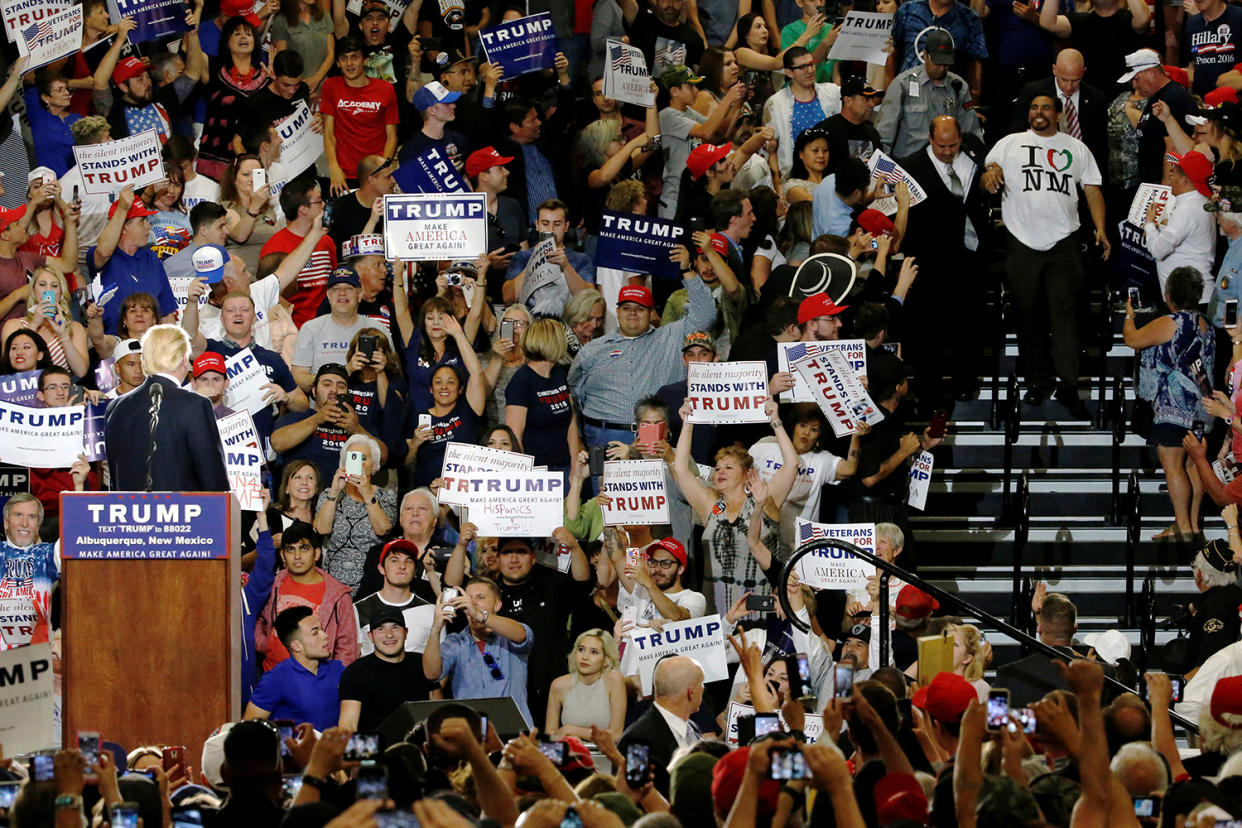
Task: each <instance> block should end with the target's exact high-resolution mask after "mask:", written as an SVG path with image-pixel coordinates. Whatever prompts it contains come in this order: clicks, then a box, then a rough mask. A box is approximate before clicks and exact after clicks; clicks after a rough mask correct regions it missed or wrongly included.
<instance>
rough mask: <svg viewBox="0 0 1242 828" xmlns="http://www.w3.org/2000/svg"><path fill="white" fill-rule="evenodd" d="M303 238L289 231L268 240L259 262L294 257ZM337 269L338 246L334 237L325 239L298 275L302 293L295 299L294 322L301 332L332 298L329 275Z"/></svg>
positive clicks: (261, 251) (299, 290)
mask: <svg viewBox="0 0 1242 828" xmlns="http://www.w3.org/2000/svg"><path fill="white" fill-rule="evenodd" d="M303 238H304V237H303V236H299V235H298V234H297V233H294V232H293V231H292V230H290V229H289V228H288V227H286V228H284V229H283V230H281V231H280V232H278V233H276V234H275V235H274V236H272V237H271V238H270V239H268V240H267V243H266V244H264V245H263V249H262V250H260V251H259V258H260V259H261V258H263V257H264V256H266V255H268V254H269V253H292V252H293V251H294V249H295V248H296V247H297V246H298V245H299V244H301V243H302V239H303ZM334 267H336V245H334V244H333V243H332V237H331V236H324V237H323V238H322V239H320V240H319V244H317V245H315V249H314V250H313V251H311V254H310V258H309V259H307V260H306V264H304V265H303V266H302V269H301V271H299V272H298V292H297V294H296V295H295V296H294V297H293V321H294V322H295V323H296V324H297V326H298V327H299V328H300V327H302V325H303V324H305V323H306V321H307V320H309V319H314V318H315V314H317V313H318V312H319V306H320V305H321V304H322V303H323V300H324V297H326V296H327V295H328V275H329V274H330V273H331V272H332V268H334Z"/></svg>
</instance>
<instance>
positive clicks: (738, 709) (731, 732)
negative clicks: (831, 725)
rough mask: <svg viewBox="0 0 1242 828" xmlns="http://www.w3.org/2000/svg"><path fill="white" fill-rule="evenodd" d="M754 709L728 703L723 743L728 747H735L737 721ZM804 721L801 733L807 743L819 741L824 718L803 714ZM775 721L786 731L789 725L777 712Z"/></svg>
mask: <svg viewBox="0 0 1242 828" xmlns="http://www.w3.org/2000/svg"><path fill="white" fill-rule="evenodd" d="M754 712H755V708H754V707H752V706H751V705H749V704H742V703H741V702H735V701H731V702H729V710H728V713H727V714H726V716H725V741H726V742H728V743H729V744H730V745H734V746H737V743H738V738H737V720H738V719H740V718H741V717H743V716H751V715H754ZM804 716H805V718H806V721H805V723H804V724H803V726H802V732H803V734H805V735H806V740H807V742H808V743H810V742H817V741H819V734H821V733H823V732H824V717H823V716H820V715H819V714H817V713H806V714H804ZM776 718H777V720H778V721H779V722H780V723H781V727H782V728H783V729H784V730H786V731H788V730H789V724H788V723H787V722H786V721H785V717H784V716H782V715H781V714H780V712H779V711H778V712H777V714H776Z"/></svg>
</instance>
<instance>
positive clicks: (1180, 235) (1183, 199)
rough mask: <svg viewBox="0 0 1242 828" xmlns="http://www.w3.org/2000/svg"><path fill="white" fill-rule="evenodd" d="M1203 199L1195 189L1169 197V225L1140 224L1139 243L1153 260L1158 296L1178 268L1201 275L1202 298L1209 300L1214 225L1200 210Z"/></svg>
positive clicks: (1207, 214) (1213, 256)
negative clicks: (1144, 244) (1158, 285)
mask: <svg viewBox="0 0 1242 828" xmlns="http://www.w3.org/2000/svg"><path fill="white" fill-rule="evenodd" d="M1207 201H1208V200H1207V197H1206V196H1204V195H1202V194H1201V193H1199V191H1198V190H1191V191H1190V192H1186V193H1182V194H1181V195H1179V196H1174V197H1173V212H1172V214H1171V215H1170V216H1169V223H1168V224H1166V225H1164V226H1163V227H1161V226H1158V225H1156V224H1154V223H1152V222H1150V221H1149V222H1147V223H1146V224H1144V225H1143V240H1144V242H1145V243H1146V244H1147V251H1148V252H1149V253H1151V255H1152V258H1154V259H1155V260H1156V277H1157V278H1158V279H1159V280H1160V294H1161V295H1162V296H1163V295H1164V286H1165V283H1166V282H1168V280H1169V274H1170V273H1172V272H1173V271H1174V270H1175V269H1176V268H1179V267H1185V266H1189V267H1193V268H1195V269H1196V270H1198V271H1199V272H1200V273H1202V274H1203V275H1204V277H1205V278H1204V280H1203V297H1202V298H1201V299H1200V301H1201V302H1206V301H1208V300H1209V299H1210V298H1211V297H1212V291H1213V289H1214V288H1215V284H1216V283H1215V282H1214V281H1213V280H1212V273H1213V270H1212V264H1213V262H1214V260H1215V258H1216V222H1215V220H1214V219H1213V218H1212V214H1211V213H1206V212H1204V210H1203V205H1204V204H1207Z"/></svg>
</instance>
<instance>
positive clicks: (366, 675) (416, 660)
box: [339, 653, 438, 732]
mask: <svg viewBox="0 0 1242 828" xmlns="http://www.w3.org/2000/svg"><path fill="white" fill-rule="evenodd" d="M437 688H438V685H437V684H436V683H435V682H434V681H428V680H427V677H426V676H425V675H423V657H422V656H421V655H419V654H418V653H406V654H405V658H403V659H401V660H400V661H397V662H391V661H384V660H383V659H381V658H380V657H379V656H377V655H376V654H375V653H372V654H371V655H369V656H363V657H362V658H360V659H358V660H357V661H355V662H354V663H353V664H351V665H349V666H348V667H346V668H345V672H344V673H342V674H341V684H340V690H339V692H340V698H341V701H358V702H362V712H361V713H360V714H359V716H358V731H359V732H367V731H372V730H375V729H376V728H378V727H379V726H380V724H382V723H383V721H384V720H385V719H387V718H388V717H389V716H390V715H392V712H393V711H394V710H396V709H397V708H398V707H400V706H401V705H402V704H404V703H405V702H407V701H426V700H427V699H429V698H431V691H432V690H435V689H437Z"/></svg>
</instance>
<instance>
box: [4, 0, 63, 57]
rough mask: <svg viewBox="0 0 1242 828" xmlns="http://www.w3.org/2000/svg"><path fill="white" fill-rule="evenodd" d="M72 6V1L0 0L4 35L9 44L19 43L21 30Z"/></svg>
mask: <svg viewBox="0 0 1242 828" xmlns="http://www.w3.org/2000/svg"><path fill="white" fill-rule="evenodd" d="M73 5H74V3H73V2H72V0H0V14H3V16H4V33H5V35H7V36H8V38H9V42H10V43H21V42H22V37H21V34H20V32H21V31H22V30H24V29H27V28H29V27H30V25H31V24H32V23H38V22H39V21H40V20H46V19H47V18H49V17H52V16H53V15H57V14H60V13H61V12H63V11H65V10H67V9H69V8H71V7H72V6H73ZM19 48H20V47H19Z"/></svg>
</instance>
